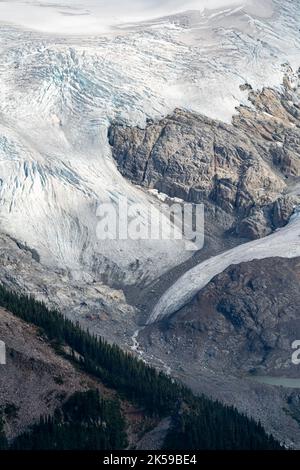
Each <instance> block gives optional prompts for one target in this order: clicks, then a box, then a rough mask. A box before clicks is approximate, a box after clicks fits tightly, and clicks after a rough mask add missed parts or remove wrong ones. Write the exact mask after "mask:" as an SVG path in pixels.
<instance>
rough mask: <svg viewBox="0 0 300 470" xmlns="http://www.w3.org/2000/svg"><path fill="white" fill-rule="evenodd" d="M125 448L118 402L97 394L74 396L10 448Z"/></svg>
mask: <svg viewBox="0 0 300 470" xmlns="http://www.w3.org/2000/svg"><path fill="white" fill-rule="evenodd" d="M126 445H127V439H126V432H125V421H124V419H123V416H122V413H121V410H120V405H119V403H118V401H117V400H114V401H112V400H104V399H101V398H100V396H99V392H98V390H88V391H87V392H76V393H75V394H74V395H72V396H71V397H70V398H69V399H68V400H67V402H66V403H64V405H63V406H62V408H61V409H59V408H58V409H57V410H56V411H55V413H54V416H53V417H51V416H46V417H41V418H40V422H39V423H38V424H35V425H33V426H32V427H31V429H29V430H28V431H27V432H25V433H23V434H21V435H20V436H19V437H17V439H15V441H14V442H13V443H12V444H11V449H14V450H46V449H47V450H53V449H54V450H114V449H124V448H125V447H126Z"/></svg>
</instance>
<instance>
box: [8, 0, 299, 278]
mask: <svg viewBox="0 0 300 470" xmlns="http://www.w3.org/2000/svg"><path fill="white" fill-rule="evenodd" d="M263 1H264V3H266V4H269V0H263ZM5 3H7V2H4V3H3V2H1V3H0V5H1V6H3V5H4V4H5ZM14 3H18V2H14ZM57 3H59V2H57ZM273 3H274V13H273V14H272V15H271V16H270V15H266V16H265V17H259V16H256V15H255V14H253V12H252V13H251V12H250V10H247V9H244V8H237V6H236V5H233V6H232V7H228V8H227V7H226V9H224V8H222V9H220V10H219V11H214V12H212V11H209V10H206V11H203V12H202V13H201V14H199V15H196V14H195V13H193V12H190V13H189V14H188V17H189V18H190V19H191V18H192V20H189V21H188V22H186V21H185V20H184V21H180V17H184V18H185V17H186V16H187V15H179V16H177V17H176V19H174V17H173V18H171V17H170V18H163V19H162V20H161V21H152V22H151V21H148V22H147V24H146V23H143V24H138V25H137V24H134V25H131V26H130V28H123V29H122V31H121V30H120V29H119V30H118V31H117V32H116V31H115V32H114V34H110V35H107V36H104V35H95V34H94V35H93V36H89V35H85V36H84V37H83V36H80V35H75V34H74V33H72V34H69V35H68V36H65V35H64V36H60V35H59V34H58V33H56V34H50V33H47V34H43V33H41V32H37V31H35V32H33V31H30V30H28V29H24V28H23V27H17V26H16V27H13V26H11V25H7V24H6V25H5V24H2V25H1V26H0V223H1V231H3V232H5V233H7V234H9V235H11V236H13V237H14V238H15V239H18V240H20V241H22V243H24V244H25V245H28V246H29V247H30V248H34V249H36V250H37V251H38V253H39V254H40V257H41V260H42V262H43V263H45V264H47V265H54V266H60V267H64V268H69V269H70V270H73V271H74V272H78V273H81V272H82V273H83V272H84V271H88V272H90V271H92V272H93V273H94V274H95V273H101V272H103V271H105V272H111V275H112V277H114V276H117V277H118V280H122V281H124V282H125V281H126V282H135V281H136V280H137V279H138V280H140V279H142V278H144V279H149V280H151V279H153V278H154V277H156V276H159V275H160V274H162V272H164V271H166V270H167V269H169V268H170V267H172V266H174V265H176V264H178V263H180V262H181V261H183V260H184V259H186V258H187V257H188V256H189V255H190V253H187V252H186V251H185V245H184V244H183V243H182V244H180V243H171V244H168V243H167V244H166V243H152V242H149V243H146V242H140V243H137V242H132V243H130V242H129V243H124V244H121V243H101V242H99V241H98V240H97V238H96V225H97V217H96V210H97V207H98V205H99V203H100V202H103V201H107V200H108V201H115V200H116V197H117V196H118V195H125V196H127V197H128V198H129V199H130V201H132V203H134V202H139V203H142V204H143V205H144V207H145V209H146V208H147V207H148V206H149V203H150V201H154V200H155V196H153V195H151V194H147V193H145V192H143V191H142V190H140V189H139V188H135V187H133V186H132V185H131V184H129V183H128V182H127V181H125V180H124V179H123V178H122V177H121V175H120V174H119V173H118V171H117V170H116V168H115V165H114V163H113V161H112V159H111V152H110V148H109V146H108V143H107V129H108V126H109V123H110V122H111V121H113V120H117V121H124V122H126V123H128V124H131V125H144V123H145V119H146V118H147V117H151V118H154V119H155V118H159V117H161V116H163V115H165V114H167V113H169V112H171V111H172V110H173V109H174V108H175V107H185V108H188V109H190V110H193V111H196V112H201V113H203V114H207V115H209V116H210V117H213V118H219V119H223V120H226V121H229V120H230V119H231V116H232V113H233V112H234V111H235V106H236V105H238V104H239V103H240V101H241V100H244V99H246V94H245V93H244V92H242V91H241V90H240V89H239V85H240V84H242V83H244V82H249V83H251V84H252V85H253V87H254V88H255V87H257V88H260V87H261V86H263V85H272V86H279V84H280V83H281V80H282V69H281V64H282V62H286V61H287V60H290V61H291V62H292V65H293V62H298V63H300V60H299V61H298V57H299V51H300V45H299V31H298V27H299V25H298V22H297V18H299V12H300V5H299V2H297V1H292V0H285V1H283V2H282V1H281V2H279V1H278V0H275V1H274V2H273ZM193 18H194V19H193ZM2 19H5V18H2ZM145 223H146V222H145ZM137 259H138V260H139V262H140V268H139V270H138V271H135V272H131V271H132V270H131V268H130V266H131V265H132V263H135V262H136V260H137Z"/></svg>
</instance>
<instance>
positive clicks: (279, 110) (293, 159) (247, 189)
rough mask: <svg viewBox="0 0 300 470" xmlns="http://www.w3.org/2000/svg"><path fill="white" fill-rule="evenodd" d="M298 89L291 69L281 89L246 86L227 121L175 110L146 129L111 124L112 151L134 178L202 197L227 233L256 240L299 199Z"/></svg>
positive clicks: (167, 190) (279, 221)
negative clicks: (244, 101) (245, 96)
mask: <svg viewBox="0 0 300 470" xmlns="http://www.w3.org/2000/svg"><path fill="white" fill-rule="evenodd" d="M288 77H289V78H288ZM293 80H294V81H293ZM298 91H299V88H298V77H295V76H294V75H292V73H291V71H289V75H287V76H286V78H285V80H284V85H283V87H282V90H281V91H275V90H272V89H267V88H266V89H263V90H262V91H261V92H254V91H253V90H250V92H249V106H240V108H239V109H238V114H237V115H236V116H234V118H233V121H232V125H227V124H225V123H222V122H219V121H215V120H212V119H209V118H207V117H205V116H201V115H195V114H192V113H189V112H187V111H182V110H179V109H177V110H175V111H174V113H173V114H172V115H170V116H167V117H166V118H164V119H162V120H161V121H159V122H153V121H148V123H147V125H146V127H145V129H141V128H129V127H126V126H121V125H113V126H111V128H110V130H109V141H110V144H111V146H112V151H113V156H114V158H115V160H116V162H117V165H118V168H119V170H120V171H121V173H122V174H123V175H124V176H125V177H127V178H128V179H130V180H131V181H133V182H134V183H136V184H139V185H142V186H145V187H147V188H155V189H158V190H159V191H161V192H164V193H166V194H168V195H169V196H171V197H174V196H176V197H179V198H182V199H184V200H185V201H191V202H194V203H200V202H202V203H204V204H205V205H206V207H207V212H208V214H209V217H210V218H211V219H212V218H214V217H215V219H216V220H215V222H216V223H218V224H220V225H222V226H223V227H224V229H225V230H228V229H233V230H234V231H235V233H236V234H238V235H240V236H245V237H247V238H250V239H254V238H259V237H261V236H264V235H266V234H268V233H270V232H271V231H272V230H274V229H275V228H277V227H279V226H282V224H284V223H286V221H287V220H288V218H289V217H290V215H291V214H292V212H293V208H294V205H295V204H297V203H298V201H299V198H298V197H296V196H297V194H298V193H296V194H295V193H292V191H291V187H293V186H294V185H295V184H296V181H297V177H298V176H300V158H299V154H300V130H299V128H300V108H299V105H298V103H299V98H298ZM216 208H217V209H218V211H217V212H216Z"/></svg>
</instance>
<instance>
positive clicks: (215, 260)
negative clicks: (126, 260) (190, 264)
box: [148, 212, 300, 324]
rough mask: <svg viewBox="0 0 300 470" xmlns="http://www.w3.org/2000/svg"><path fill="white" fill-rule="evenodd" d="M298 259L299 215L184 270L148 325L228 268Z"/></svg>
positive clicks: (188, 298) (158, 305) (173, 311)
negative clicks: (256, 237) (253, 262)
mask: <svg viewBox="0 0 300 470" xmlns="http://www.w3.org/2000/svg"><path fill="white" fill-rule="evenodd" d="M298 256H300V212H296V213H295V214H294V215H293V216H292V218H291V220H290V222H289V224H288V225H287V226H286V227H284V228H282V229H279V230H277V231H276V232H274V233H273V234H272V235H269V236H268V237H265V238H262V239H260V240H254V241H252V242H249V243H245V244H243V245H239V246H238V247H236V248H233V249H232V250H229V251H226V252H224V253H221V254H220V255H217V256H214V257H212V258H209V259H208V260H206V261H204V262H202V263H200V264H198V265H197V266H195V267H194V268H192V269H190V270H189V271H187V272H186V273H185V274H184V275H183V276H181V277H180V278H179V279H178V280H177V281H176V282H175V283H174V284H173V285H172V286H171V287H170V288H169V289H168V290H167V291H166V292H165V293H164V295H163V296H162V297H161V298H160V300H159V301H158V303H157V304H156V306H155V307H154V309H153V311H152V313H151V316H150V318H149V320H148V324H151V323H153V322H155V321H157V320H160V319H162V318H164V317H168V316H170V315H172V314H173V313H175V312H176V311H177V310H179V309H180V308H182V307H183V306H184V305H186V304H187V303H188V302H189V301H190V300H191V299H192V298H193V297H194V296H195V295H196V294H197V293H198V292H199V291H200V290H201V289H203V287H205V286H206V285H207V284H208V283H209V282H210V281H211V280H212V279H213V278H214V277H215V276H216V275H217V274H220V273H221V272H223V271H225V269H226V268H228V267H229V266H230V265H233V264H240V263H243V262H247V261H253V260H255V259H264V258H272V257H281V258H296V257H298Z"/></svg>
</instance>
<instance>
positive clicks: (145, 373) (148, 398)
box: [0, 286, 280, 449]
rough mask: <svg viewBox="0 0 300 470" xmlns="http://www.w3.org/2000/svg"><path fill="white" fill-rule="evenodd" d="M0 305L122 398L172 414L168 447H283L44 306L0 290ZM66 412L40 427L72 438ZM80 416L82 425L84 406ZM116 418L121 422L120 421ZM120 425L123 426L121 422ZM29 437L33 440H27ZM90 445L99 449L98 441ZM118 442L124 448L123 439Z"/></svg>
mask: <svg viewBox="0 0 300 470" xmlns="http://www.w3.org/2000/svg"><path fill="white" fill-rule="evenodd" d="M0 306H2V307H4V308H6V309H7V310H9V311H11V312H12V313H13V314H14V315H16V316H18V317H19V318H22V319H23V320H24V321H26V322H28V323H31V324H33V325H35V326H37V327H39V329H40V330H41V332H42V333H43V334H44V335H45V337H46V338H47V339H48V340H49V341H50V343H51V344H52V345H53V347H55V348H56V350H57V351H58V352H59V353H60V354H64V355H66V353H65V349H63V346H65V345H67V346H69V348H70V349H71V351H72V353H71V355H70V356H68V358H69V359H70V360H72V361H73V362H75V363H77V365H78V366H80V367H81V368H82V369H83V370H85V371H86V372H88V373H90V374H92V375H93V376H95V377H97V378H99V379H100V380H101V381H102V382H103V383H104V384H105V385H107V386H108V387H110V388H112V389H114V390H116V391H117V392H118V395H119V396H120V398H127V399H129V400H131V401H133V402H135V403H137V404H139V405H141V406H143V407H144V409H145V412H146V413H148V414H150V415H155V416H157V417H164V416H171V417H172V420H173V426H172V429H171V430H170V432H169V433H168V436H167V438H166V442H165V448H170V449H278V448H280V445H279V444H278V443H277V442H276V441H275V440H274V439H273V438H272V437H270V436H268V435H267V434H266V432H265V431H264V429H263V428H262V426H261V425H260V424H258V423H256V422H254V421H253V420H250V419H248V418H247V417H246V416H244V415H242V414H240V413H239V412H238V411H237V410H236V409H235V408H232V407H227V406H224V405H222V404H221V403H218V402H214V401H212V400H209V399H207V398H206V397H204V396H200V397H195V396H194V395H193V394H192V392H191V391H190V390H189V389H188V388H186V387H184V386H183V385H181V384H179V383H177V382H175V381H173V380H171V379H170V378H169V377H168V376H166V375H165V374H163V373H161V372H157V371H156V370H155V369H154V368H152V367H149V366H147V365H145V364H144V363H143V362H142V361H140V360H138V359H136V358H135V357H133V356H132V355H130V354H128V353H125V352H123V351H122V350H121V349H120V348H119V347H118V346H116V345H109V344H108V343H106V342H105V341H104V340H103V339H101V338H99V337H96V336H94V335H91V334H90V333H89V332H87V331H84V330H83V329H82V328H81V327H80V326H79V324H74V323H72V322H71V321H70V320H68V319H66V318H65V317H64V316H63V315H62V314H61V313H60V312H58V311H55V310H49V309H47V307H46V306H45V305H44V304H43V303H41V302H38V301H36V300H34V299H33V298H32V297H27V296H24V295H18V294H16V293H14V292H11V291H9V290H7V289H6V288H4V287H3V286H0ZM75 353H77V354H75ZM78 355H79V359H78ZM73 399H74V398H73ZM71 403H72V401H71ZM62 412H63V421H62V422H59V423H57V422H56V421H55V419H56V418H55V419H52V418H47V419H45V418H42V421H41V423H40V424H39V425H37V426H40V427H41V426H44V428H45V427H47V429H48V431H47V432H48V433H50V434H51V433H52V432H53V433H59V432H60V431H61V429H62V426H67V428H65V429H64V431H65V432H67V435H69V436H71V435H72V433H73V432H74V430H73V424H72V423H73V421H72V419H71V420H66V416H68V415H67V414H66V413H68V405H67V409H66V408H63V410H62ZM69 412H70V410H69ZM78 413H79V415H78V420H79V421H78V422H80V419H81V418H82V413H81V412H80V407H79V408H78ZM115 419H116V420H117V422H119V421H118V420H119V418H115ZM64 423H67V424H64ZM119 425H120V426H121V428H122V425H121V424H120V423H119ZM85 426H86V423H85ZM36 429H38V428H36ZM122 429H123V428H122ZM31 435H32V436H34V435H36V433H34V432H33V434H32V433H31ZM100 435H101V433H100ZM27 439H29V440H30V438H29V437H28V436H27ZM99 439H100V438H99ZM54 441H55V439H54ZM20 442H21V441H19V448H21V446H22V445H23V446H24V445H25V444H24V441H23V443H21V444H20ZM27 442H28V441H27ZM76 442H77V441H76ZM83 442H85V441H83ZM92 442H93V445H96V441H95V440H93V441H92ZM101 442H102V441H101ZM118 442H119V444H118V445H119V446H120V448H122V447H121V446H122V443H121V441H118ZM102 444H103V443H102ZM102 444H101V445H102ZM78 445H79V444H78ZM97 445H98V444H97ZM99 445H100V444H99ZM103 445H104V444H103ZM105 445H106V444H105ZM109 445H112V443H111V442H110V444H109Z"/></svg>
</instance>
